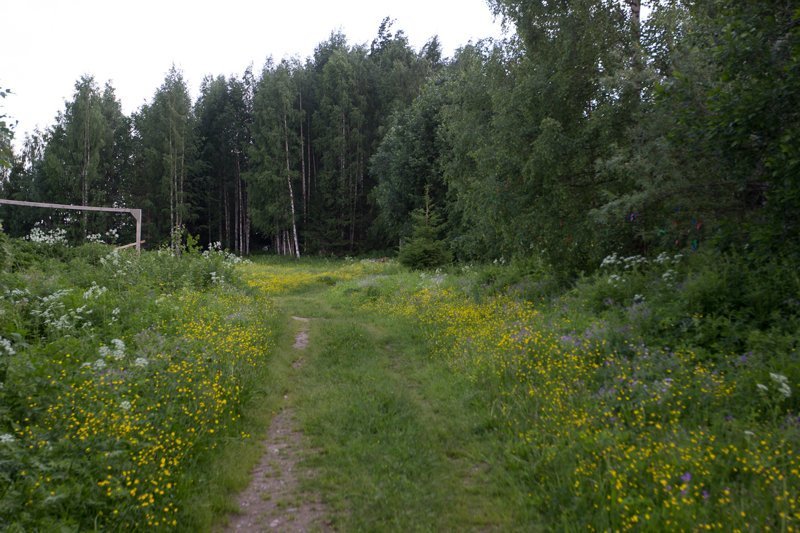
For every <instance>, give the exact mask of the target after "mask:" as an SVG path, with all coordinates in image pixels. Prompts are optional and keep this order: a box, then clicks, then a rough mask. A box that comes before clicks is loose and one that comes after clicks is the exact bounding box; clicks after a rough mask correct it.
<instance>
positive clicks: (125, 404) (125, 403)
mask: <svg viewBox="0 0 800 533" xmlns="http://www.w3.org/2000/svg"><path fill="white" fill-rule="evenodd" d="M119 408H120V409H122V410H123V411H130V410H131V402H129V401H128V400H123V401H121V402H120V404H119Z"/></svg>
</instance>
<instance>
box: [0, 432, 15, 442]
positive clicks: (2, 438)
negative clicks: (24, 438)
mask: <svg viewBox="0 0 800 533" xmlns="http://www.w3.org/2000/svg"><path fill="white" fill-rule="evenodd" d="M15 440H17V439H15V438H14V435H12V434H11V433H3V434H2V435H0V443H2V444H10V443H12V442H14V441H15Z"/></svg>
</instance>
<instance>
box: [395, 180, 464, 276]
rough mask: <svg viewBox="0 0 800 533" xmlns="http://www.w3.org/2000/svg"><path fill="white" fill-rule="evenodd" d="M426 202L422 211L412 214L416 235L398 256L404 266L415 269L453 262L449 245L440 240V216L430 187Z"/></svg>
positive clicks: (426, 194) (426, 189)
mask: <svg viewBox="0 0 800 533" xmlns="http://www.w3.org/2000/svg"><path fill="white" fill-rule="evenodd" d="M424 202H425V203H424V205H423V206H422V207H421V208H420V209H417V210H415V211H414V212H413V213H412V214H411V217H412V219H413V220H414V233H413V234H412V236H411V238H410V239H409V240H408V242H405V243H403V245H402V246H401V247H400V253H399V254H398V256H397V259H398V260H399V261H400V263H401V264H402V265H404V266H407V267H409V268H414V269H430V268H436V267H440V266H443V265H446V264H448V263H450V261H451V260H452V255H451V254H450V250H448V249H447V243H446V242H445V241H442V240H440V239H439V234H440V232H441V229H442V227H441V223H440V218H439V214H438V213H437V212H436V209H435V207H434V205H433V202H432V201H431V197H430V192H429V187H426V188H425V197H424Z"/></svg>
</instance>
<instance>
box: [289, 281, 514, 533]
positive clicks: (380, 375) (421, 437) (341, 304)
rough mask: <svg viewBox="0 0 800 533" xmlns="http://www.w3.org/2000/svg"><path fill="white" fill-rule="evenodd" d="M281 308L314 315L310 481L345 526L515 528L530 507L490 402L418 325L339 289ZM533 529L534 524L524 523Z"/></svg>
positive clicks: (302, 376) (301, 385)
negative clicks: (439, 354) (367, 308)
mask: <svg viewBox="0 0 800 533" xmlns="http://www.w3.org/2000/svg"><path fill="white" fill-rule="evenodd" d="M278 305H279V306H281V307H283V308H285V309H287V310H288V311H289V312H290V313H291V314H295V315H301V316H305V317H308V318H311V319H312V321H311V323H310V327H311V334H310V344H309V347H308V350H307V354H306V355H305V356H304V358H305V360H306V364H305V365H304V366H303V367H302V368H301V369H300V370H298V371H296V375H295V377H294V379H292V386H291V389H293V390H294V392H293V394H292V396H291V397H292V398H293V405H294V406H295V408H296V410H297V415H298V419H299V421H300V424H301V428H302V430H303V432H304V433H305V434H306V436H307V438H308V440H309V444H310V447H311V450H314V451H315V453H310V454H309V456H308V460H307V463H306V464H307V466H308V467H309V468H312V469H314V470H315V471H317V472H318V475H317V477H316V478H315V479H314V480H313V481H311V482H307V484H308V487H307V488H309V489H315V490H318V491H321V493H322V496H323V498H324V500H325V501H326V502H327V503H328V505H329V506H330V508H331V509H332V510H333V511H334V512H335V516H334V517H333V520H334V524H335V526H336V527H337V528H339V529H341V530H343V531H353V530H356V531H364V530H367V531H369V530H393V531H412V530H416V531H439V530H462V531H463V530H487V529H488V530H495V529H497V530H510V529H514V528H515V524H519V523H520V519H521V515H523V514H524V512H523V511H524V507H523V506H521V505H520V504H521V503H522V502H521V501H520V500H521V497H520V495H519V494H518V491H517V490H515V488H514V487H513V484H512V483H511V482H510V480H509V479H508V476H507V474H506V473H505V472H504V470H503V467H502V465H503V463H504V460H503V457H502V454H503V449H502V447H501V446H499V445H498V440H497V435H496V432H497V428H496V427H495V422H494V418H493V416H492V412H491V401H490V398H489V397H488V396H487V395H485V394H484V393H483V392H482V391H481V390H479V389H477V388H476V387H475V386H474V385H473V384H471V383H469V382H468V381H467V380H466V379H465V378H464V377H463V376H459V375H457V374H454V373H452V372H450V371H449V370H448V369H447V368H446V367H445V365H444V364H443V363H442V362H441V361H437V360H434V359H431V357H430V356H429V353H428V351H427V343H426V341H425V339H424V338H423V337H422V336H420V334H419V330H418V328H417V327H416V325H415V324H414V323H413V322H412V321H409V320H397V319H395V318H391V317H380V316H375V315H374V314H371V313H366V312H364V311H363V310H360V309H359V308H358V307H355V306H354V305H353V303H352V302H350V301H348V300H347V299H343V298H340V297H337V296H335V295H332V294H331V293H330V292H324V291H316V292H313V293H308V292H306V293H305V294H303V295H302V296H294V297H285V298H280V299H279V300H278ZM525 529H530V528H529V527H526V528H525Z"/></svg>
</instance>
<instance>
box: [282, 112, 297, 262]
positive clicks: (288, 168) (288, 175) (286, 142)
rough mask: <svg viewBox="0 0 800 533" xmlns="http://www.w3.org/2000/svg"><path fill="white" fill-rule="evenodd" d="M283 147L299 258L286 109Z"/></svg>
mask: <svg viewBox="0 0 800 533" xmlns="http://www.w3.org/2000/svg"><path fill="white" fill-rule="evenodd" d="M283 146H284V149H285V152H286V183H287V184H288V185H289V206H290V207H291V210H292V231H293V232H294V254H295V257H300V247H299V246H298V244H297V223H296V222H295V213H294V191H293V190H292V175H291V168H290V166H289V127H288V123H287V120H286V109H285V108H284V111H283Z"/></svg>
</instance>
